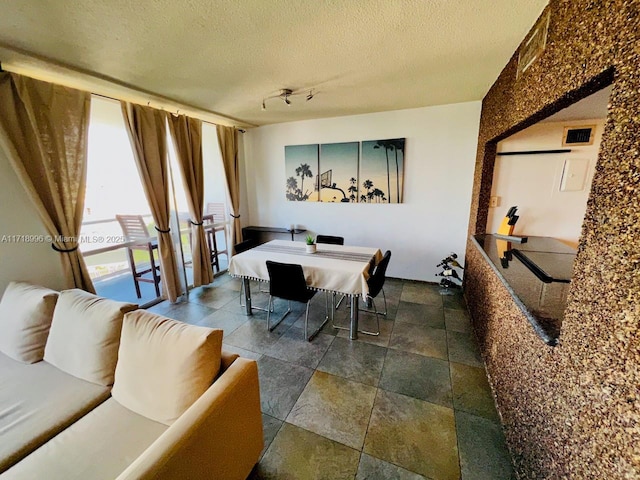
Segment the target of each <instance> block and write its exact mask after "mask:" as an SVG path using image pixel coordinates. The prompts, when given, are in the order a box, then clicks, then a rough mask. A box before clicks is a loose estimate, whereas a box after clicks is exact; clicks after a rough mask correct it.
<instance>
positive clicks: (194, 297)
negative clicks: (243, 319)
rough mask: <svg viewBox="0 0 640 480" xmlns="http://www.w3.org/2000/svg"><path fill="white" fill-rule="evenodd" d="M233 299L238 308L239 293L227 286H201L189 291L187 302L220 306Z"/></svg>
mask: <svg viewBox="0 0 640 480" xmlns="http://www.w3.org/2000/svg"><path fill="white" fill-rule="evenodd" d="M232 300H235V301H236V302H238V309H239V308H240V303H239V302H240V300H239V294H238V293H237V292H235V291H233V290H229V289H227V288H218V287H210V286H203V287H198V288H194V289H193V290H191V292H190V293H189V302H191V303H197V304H199V305H205V306H207V307H211V308H216V309H217V308H222V307H223V306H225V305H226V304H227V303H229V302H231V301H232Z"/></svg>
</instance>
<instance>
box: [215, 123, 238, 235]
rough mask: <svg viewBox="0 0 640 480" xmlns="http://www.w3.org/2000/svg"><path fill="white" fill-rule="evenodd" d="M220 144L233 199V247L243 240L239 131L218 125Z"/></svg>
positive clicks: (228, 185) (230, 194)
mask: <svg viewBox="0 0 640 480" xmlns="http://www.w3.org/2000/svg"><path fill="white" fill-rule="evenodd" d="M216 131H217V133H218V144H219V145H220V153H221V154H222V163H223V164H224V172H225V175H226V177H227V187H228V188H229V196H230V197H231V217H232V218H233V228H232V229H231V245H235V244H236V243H238V242H239V241H241V240H242V226H241V225H240V165H239V164H238V131H237V130H236V129H235V128H233V127H224V126H222V125H216Z"/></svg>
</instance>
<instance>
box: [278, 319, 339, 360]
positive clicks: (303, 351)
mask: <svg viewBox="0 0 640 480" xmlns="http://www.w3.org/2000/svg"><path fill="white" fill-rule="evenodd" d="M333 339H334V337H333V336H332V335H325V334H324V333H319V334H318V335H317V336H316V337H315V338H314V339H313V340H312V341H311V342H309V341H308V340H307V339H306V338H305V336H304V330H303V329H302V328H297V327H295V326H294V327H291V328H290V329H289V330H287V331H286V332H285V333H284V335H282V336H281V337H280V339H279V340H278V341H277V342H276V343H275V344H274V345H273V346H272V347H271V348H270V349H269V350H267V355H269V356H270V357H274V358H279V359H280V360H285V361H287V362H290V363H296V364H298V365H302V366H303V367H307V368H316V367H317V366H318V363H320V360H322V357H323V356H324V354H325V352H326V351H327V349H328V348H329V346H330V345H331V342H333Z"/></svg>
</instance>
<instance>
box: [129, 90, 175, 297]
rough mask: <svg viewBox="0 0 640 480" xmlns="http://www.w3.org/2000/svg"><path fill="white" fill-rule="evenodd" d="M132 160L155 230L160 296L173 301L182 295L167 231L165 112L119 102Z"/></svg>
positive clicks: (168, 210) (167, 189) (172, 248)
mask: <svg viewBox="0 0 640 480" xmlns="http://www.w3.org/2000/svg"><path fill="white" fill-rule="evenodd" d="M120 103H121V106H122V115H123V116H124V120H125V125H126V127H127V132H128V133H129V140H130V141H131V148H132V150H133V157H134V158H135V161H136V166H137V167H138V173H139V174H140V179H141V180H142V186H143V188H144V193H145V196H146V198H147V202H149V207H150V208H151V214H152V215H153V219H154V221H155V223H156V230H157V231H158V251H159V253H160V275H161V278H162V293H163V295H164V296H165V297H166V298H167V299H168V300H169V301H171V302H175V301H176V299H177V298H178V296H179V295H180V294H181V293H182V292H181V290H182V287H181V285H180V280H179V277H178V265H177V261H176V254H175V249H174V246H173V240H172V238H171V231H170V217H169V214H170V207H169V163H168V156H167V131H166V127H165V125H166V123H165V113H164V112H162V111H160V110H156V109H155V108H150V107H143V106H141V105H134V104H132V103H128V102H120Z"/></svg>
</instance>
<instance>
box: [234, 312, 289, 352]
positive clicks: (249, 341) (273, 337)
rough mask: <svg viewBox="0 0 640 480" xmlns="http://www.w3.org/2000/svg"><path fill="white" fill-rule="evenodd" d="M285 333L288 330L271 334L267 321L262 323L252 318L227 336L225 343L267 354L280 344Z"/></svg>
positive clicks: (275, 331)
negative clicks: (279, 341)
mask: <svg viewBox="0 0 640 480" xmlns="http://www.w3.org/2000/svg"><path fill="white" fill-rule="evenodd" d="M254 317H255V316H254ZM285 331H286V328H285V329H282V330H278V329H276V330H274V331H273V332H269V331H268V330H267V321H266V319H265V320H264V321H261V319H256V318H251V319H250V320H248V321H247V322H245V323H243V324H242V325H241V326H239V327H238V328H237V329H235V330H234V331H233V332H232V333H231V334H230V335H227V336H226V337H225V339H224V341H225V343H228V344H229V345H234V346H236V347H240V348H244V349H245V350H251V351H252V352H258V353H266V352H267V351H268V350H269V349H270V348H271V347H272V346H274V345H275V344H276V343H277V342H278V340H279V339H280V337H281V336H282V334H283V333H284V332H285Z"/></svg>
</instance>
